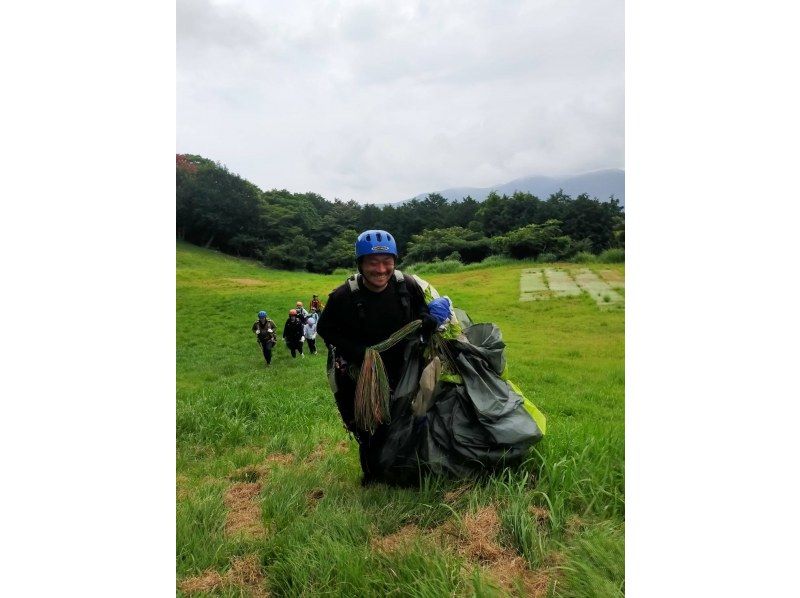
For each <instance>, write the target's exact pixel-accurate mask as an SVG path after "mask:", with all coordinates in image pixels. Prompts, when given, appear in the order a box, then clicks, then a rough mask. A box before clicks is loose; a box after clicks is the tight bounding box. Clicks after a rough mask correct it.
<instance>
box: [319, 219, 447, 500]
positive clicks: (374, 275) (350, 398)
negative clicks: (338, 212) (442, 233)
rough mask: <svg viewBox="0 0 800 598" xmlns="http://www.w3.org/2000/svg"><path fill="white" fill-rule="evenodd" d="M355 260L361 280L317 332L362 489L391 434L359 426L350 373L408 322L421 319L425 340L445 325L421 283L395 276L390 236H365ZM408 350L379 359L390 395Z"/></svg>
mask: <svg viewBox="0 0 800 598" xmlns="http://www.w3.org/2000/svg"><path fill="white" fill-rule="evenodd" d="M355 254H356V262H357V265H358V275H357V276H355V277H351V278H350V279H348V281H347V282H345V283H344V284H342V285H341V286H339V287H337V288H336V289H334V290H333V291H332V292H331V294H330V295H329V296H328V302H327V304H326V305H325V309H324V311H323V312H322V314H321V315H320V318H319V322H318V324H317V332H318V333H319V335H320V336H321V337H322V338H323V339H324V340H325V343H326V345H328V346H330V347H333V350H332V351H330V352H329V357H328V358H329V360H333V363H332V364H329V365H330V366H332V369H333V376H334V377H335V386H336V390H335V395H334V396H335V398H336V404H337V406H338V408H339V412H340V414H341V416H342V419H343V421H344V423H345V426H346V427H347V429H348V430H349V431H350V432H352V433H353V435H354V436H355V438H356V440H357V441H358V443H359V456H360V460H361V468H362V471H363V473H364V477H363V479H362V484H367V483H370V482H372V481H374V480H375V479H376V478H377V477H379V475H380V472H379V471H378V468H377V467H376V464H375V463H374V462H373V459H372V458H371V457H373V455H374V453H375V451H374V450H373V449H375V448H376V447H379V446H381V445H382V443H383V441H384V439H385V435H386V431H387V428H386V426H385V425H383V424H382V425H379V426H378V427H377V429H375V430H373V431H371V432H370V431H369V430H366V429H363V427H361V426H359V425H357V423H356V418H355V406H354V397H355V392H356V383H355V380H354V379H353V377H352V375H350V374H349V373H348V371H353V370H357V369H358V368H360V366H361V364H362V362H363V361H364V355H365V352H366V350H367V348H368V347H371V346H373V345H376V344H379V343H381V342H383V341H385V340H386V339H387V338H389V337H390V336H392V335H393V334H394V333H395V332H397V331H398V330H400V329H401V328H403V327H404V326H405V325H407V324H409V323H410V322H412V321H414V320H420V319H421V320H422V327H421V333H422V335H423V336H430V334H431V333H432V332H433V331H434V330H435V329H436V328H437V327H438V326H439V324H440V323H441V321H440V320H437V318H435V317H434V316H432V315H431V314H430V310H429V308H428V305H426V303H425V296H424V294H423V291H422V289H421V288H420V286H419V284H418V283H417V281H416V280H415V279H414V278H413V277H412V276H403V275H402V274H401V273H400V272H399V271H396V270H395V262H396V260H397V257H398V256H397V243H396V241H395V239H394V237H393V236H392V235H391V234H389V233H388V232H386V231H384V230H367V231H364V232H363V233H361V234H360V235H358V239H357V240H356V243H355ZM443 300H444V301H446V299H443ZM436 301H439V300H438V299H437V300H436ZM406 344H407V343H406V342H401V343H398V344H396V345H395V346H393V347H392V348H390V349H387V350H386V351H385V352H382V353H381V357H382V358H383V363H384V365H385V371H386V377H387V379H388V385H389V389H394V388H395V386H396V384H397V382H398V380H399V377H400V374H401V373H402V370H403V359H404V351H405V348H406Z"/></svg>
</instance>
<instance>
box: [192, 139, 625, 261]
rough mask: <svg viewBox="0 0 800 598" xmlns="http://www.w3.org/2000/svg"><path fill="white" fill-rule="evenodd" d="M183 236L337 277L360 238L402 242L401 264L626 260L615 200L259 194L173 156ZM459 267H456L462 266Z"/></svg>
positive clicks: (218, 170) (217, 167) (212, 166)
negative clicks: (385, 201)
mask: <svg viewBox="0 0 800 598" xmlns="http://www.w3.org/2000/svg"><path fill="white" fill-rule="evenodd" d="M176 228H177V230H176V233H177V237H178V238H179V239H181V240H184V241H188V242H190V243H193V244H195V245H200V246H204V247H209V248H213V249H217V250H219V251H221V252H223V253H228V254H231V255H235V256H239V257H250V258H255V259H257V260H259V261H261V262H262V263H263V264H264V265H266V266H269V267H272V268H279V269H285V270H306V271H309V272H320V273H330V272H332V271H334V270H336V269H337V268H351V267H352V266H353V263H354V261H353V243H354V242H355V238H356V236H357V235H358V233H359V232H360V231H363V230H366V229H370V228H379V229H384V230H388V231H389V232H391V233H392V234H393V235H394V236H395V237H396V239H397V242H398V249H399V251H400V265H401V267H406V266H409V265H412V264H419V263H426V262H428V263H429V262H438V261H442V260H452V261H458V262H460V263H463V264H470V263H474V262H480V261H483V260H485V259H486V258H489V257H492V256H499V257H503V258H508V259H535V260H537V261H539V262H556V261H578V262H579V261H594V260H596V259H600V261H623V260H624V248H625V214H624V208H623V207H622V206H620V204H619V201H618V200H617V199H615V198H613V197H611V198H609V199H608V200H607V201H601V200H599V199H598V198H595V197H589V196H588V195H587V194H581V195H578V196H577V197H575V198H572V197H570V196H569V195H566V194H564V193H562V192H561V191H559V192H557V193H553V194H552V195H550V196H549V197H548V198H546V199H541V198H538V197H536V196H534V195H531V194H530V193H521V192H516V193H514V194H513V195H511V196H508V195H505V194H504V195H498V194H497V193H494V192H492V193H491V194H490V195H489V197H488V198H487V199H486V200H485V201H483V202H478V201H475V200H474V199H472V198H471V197H469V196H467V197H465V198H463V199H462V200H461V201H457V202H448V201H447V200H446V199H445V198H443V197H442V196H441V195H439V194H437V193H431V194H429V195H428V196H427V197H426V198H425V199H424V200H418V199H413V200H411V201H407V202H404V203H400V204H391V205H381V206H378V205H374V204H365V205H361V204H358V203H356V202H355V201H352V200H350V201H341V200H339V199H335V200H334V201H329V200H327V199H325V198H324V197H322V196H321V195H318V194H316V193H313V192H308V193H292V192H290V191H287V190H285V189H284V190H277V189H272V190H269V191H262V190H261V189H259V188H258V187H257V186H256V185H254V184H253V183H251V182H249V181H247V180H246V179H243V178H242V177H240V176H238V175H236V174H234V173H231V172H229V171H228V169H227V168H226V167H225V166H224V165H222V164H220V163H218V162H214V161H212V160H209V159H207V158H203V157H202V156H198V155H193V154H176ZM456 265H457V264H456Z"/></svg>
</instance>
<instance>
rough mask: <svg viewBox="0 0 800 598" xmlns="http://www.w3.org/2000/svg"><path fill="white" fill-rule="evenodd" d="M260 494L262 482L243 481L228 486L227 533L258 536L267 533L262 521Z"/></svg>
mask: <svg viewBox="0 0 800 598" xmlns="http://www.w3.org/2000/svg"><path fill="white" fill-rule="evenodd" d="M260 494H261V484H260V483H258V482H242V483H240V484H234V485H233V486H231V487H230V488H228V491H227V492H226V493H225V499H224V502H225V507H226V508H227V509H228V515H227V517H226V518H225V533H226V534H228V535H234V534H243V535H245V536H256V537H260V536H263V535H265V533H266V530H265V529H264V525H263V524H262V523H261V503H260V502H259V495H260Z"/></svg>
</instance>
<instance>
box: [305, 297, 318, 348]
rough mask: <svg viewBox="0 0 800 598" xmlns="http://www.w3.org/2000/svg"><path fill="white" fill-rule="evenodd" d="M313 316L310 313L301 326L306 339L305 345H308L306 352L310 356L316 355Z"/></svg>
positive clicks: (314, 319) (314, 320)
mask: <svg viewBox="0 0 800 598" xmlns="http://www.w3.org/2000/svg"><path fill="white" fill-rule="evenodd" d="M312 309H313V308H312ZM314 316H315V313H314V312H312V313H311V314H310V315H309V316H308V318H306V323H305V325H304V326H303V336H305V337H306V343H308V352H309V353H311V354H312V355H316V354H317V340H316V339H317V318H316V317H314Z"/></svg>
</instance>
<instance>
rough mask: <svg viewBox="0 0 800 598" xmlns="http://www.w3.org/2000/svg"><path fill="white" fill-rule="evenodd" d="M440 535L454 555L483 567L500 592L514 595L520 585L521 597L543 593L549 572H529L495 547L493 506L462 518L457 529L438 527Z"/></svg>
mask: <svg viewBox="0 0 800 598" xmlns="http://www.w3.org/2000/svg"><path fill="white" fill-rule="evenodd" d="M440 533H441V534H442V539H443V540H444V541H445V542H446V543H449V544H451V545H452V544H454V548H455V550H456V552H458V553H459V554H461V555H462V556H464V557H465V558H466V559H467V560H469V561H472V562H477V563H478V564H479V565H481V566H483V567H484V569H485V570H486V572H487V574H488V576H489V577H490V578H492V579H493V580H494V581H495V582H496V583H497V584H498V585H499V586H500V587H501V588H502V589H503V590H505V591H507V592H514V591H515V590H516V588H517V586H518V584H521V586H522V588H523V589H524V595H525V596H532V597H534V598H538V597H540V596H544V595H545V594H546V593H547V588H548V585H549V583H550V577H551V576H550V572H549V571H548V570H547V569H538V570H536V571H531V570H530V569H529V568H528V563H527V561H526V560H525V559H524V558H523V557H521V556H520V555H519V554H517V553H516V552H515V551H514V550H512V549H510V548H506V547H504V546H501V545H500V544H499V543H498V541H497V537H498V535H499V533H500V517H499V516H498V515H497V510H496V508H495V507H494V506H487V507H484V508H482V509H480V510H478V511H477V512H475V513H470V514H468V515H466V516H465V517H464V520H463V523H462V526H461V527H460V528H459V527H457V526H456V525H455V524H453V523H452V522H448V523H446V524H444V525H443V526H441V528H440Z"/></svg>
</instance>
